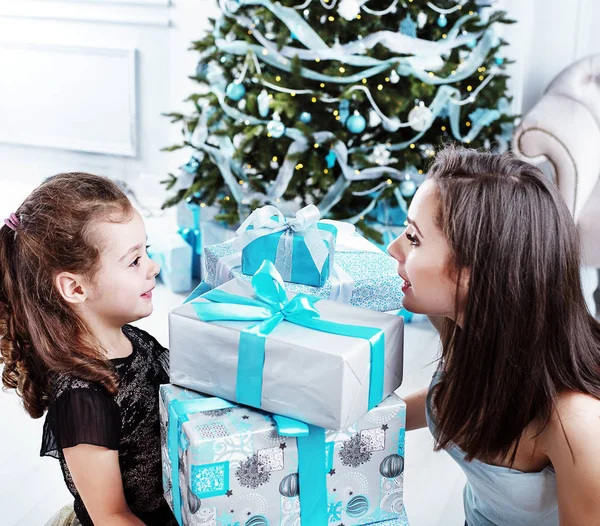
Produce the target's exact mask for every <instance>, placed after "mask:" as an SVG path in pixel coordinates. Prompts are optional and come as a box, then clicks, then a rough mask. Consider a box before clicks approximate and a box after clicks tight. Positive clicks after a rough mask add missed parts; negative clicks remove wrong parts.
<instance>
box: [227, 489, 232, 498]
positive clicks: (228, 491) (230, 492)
mask: <svg viewBox="0 0 600 526" xmlns="http://www.w3.org/2000/svg"><path fill="white" fill-rule="evenodd" d="M225 495H227V496H228V497H231V496H232V495H233V491H231V490H230V489H228V490H227V493H225Z"/></svg>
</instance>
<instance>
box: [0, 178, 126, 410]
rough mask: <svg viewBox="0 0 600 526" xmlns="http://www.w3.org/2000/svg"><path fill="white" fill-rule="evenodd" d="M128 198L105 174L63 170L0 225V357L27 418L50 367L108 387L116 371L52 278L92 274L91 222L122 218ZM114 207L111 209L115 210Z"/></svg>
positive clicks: (42, 406)
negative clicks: (14, 222) (9, 222)
mask: <svg viewBox="0 0 600 526" xmlns="http://www.w3.org/2000/svg"><path fill="white" fill-rule="evenodd" d="M132 211H133V208H132V206H131V203H130V202H129V200H128V199H127V197H126V196H125V194H123V192H121V190H119V188H118V187H117V185H116V184H115V183H113V182H112V181H110V180H109V179H106V178H104V177H100V176H96V175H91V174H86V173H65V174H59V175H56V176H54V177H51V178H49V179H48V180H46V181H45V182H44V183H42V184H41V185H40V186H39V187H38V188H37V189H36V190H34V191H33V192H32V193H31V195H29V197H28V198H27V199H26V200H25V201H24V202H23V204H22V205H21V206H20V207H19V208H18V209H17V210H16V215H17V217H19V218H20V223H21V224H20V226H19V227H18V228H17V230H16V231H13V230H12V229H10V228H9V227H8V226H6V225H4V226H2V228H0V352H1V359H0V363H2V362H3V363H4V369H3V371H2V382H3V384H4V388H5V389H15V390H16V391H17V393H18V394H19V395H20V396H21V397H22V399H23V404H24V406H25V409H26V410H27V412H28V413H29V414H30V415H31V416H32V417H33V418H39V417H40V416H42V415H43V414H44V411H45V410H46V408H47V406H48V395H49V389H50V382H51V379H52V377H53V375H54V374H58V373H68V374H71V375H73V376H76V377H78V378H81V379H83V380H88V381H92V382H97V383H98V384H100V385H102V386H103V387H104V388H106V389H107V390H108V391H109V392H110V393H114V392H115V391H116V389H117V378H116V376H115V374H114V372H113V370H112V369H111V366H110V363H109V362H108V360H106V358H105V357H104V355H103V353H102V350H101V349H100V348H99V347H98V345H97V344H95V343H94V341H93V339H92V338H91V336H90V334H89V332H88V331H87V329H86V327H85V326H84V325H83V323H82V322H81V321H80V319H79V318H78V317H77V316H76V315H75V313H74V311H73V310H72V309H71V308H70V307H69V305H68V304H67V303H66V302H65V301H64V300H63V298H62V296H61V295H60V293H59V292H58V290H57V289H56V287H55V285H54V278H55V277H56V275H57V274H58V273H60V272H63V271H66V272H73V273H77V274H80V275H83V276H85V277H87V278H88V279H90V280H93V277H94V275H95V273H96V272H97V270H98V268H99V263H100V250H101V247H100V246H99V244H98V242H97V240H96V239H95V238H94V236H93V235H92V234H93V233H92V227H93V226H94V225H95V224H96V223H97V222H98V221H109V220H115V218H116V220H126V218H127V217H129V216H130V214H131V213H132ZM115 214H117V215H116V216H115Z"/></svg>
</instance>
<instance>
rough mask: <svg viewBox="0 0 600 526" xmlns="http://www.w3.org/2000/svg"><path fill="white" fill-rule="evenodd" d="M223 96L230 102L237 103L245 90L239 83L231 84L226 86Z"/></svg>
mask: <svg viewBox="0 0 600 526" xmlns="http://www.w3.org/2000/svg"><path fill="white" fill-rule="evenodd" d="M225 94H226V95H227V97H229V98H230V99H231V100H234V101H238V100H240V99H241V98H242V97H243V96H244V95H245V94H246V88H245V87H244V85H243V84H242V83H240V82H231V83H230V84H228V85H227V89H226V90H225Z"/></svg>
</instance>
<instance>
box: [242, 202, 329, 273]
mask: <svg viewBox="0 0 600 526" xmlns="http://www.w3.org/2000/svg"><path fill="white" fill-rule="evenodd" d="M320 217H321V212H320V211H319V209H318V208H317V207H316V206H315V205H308V206H305V207H304V208H302V209H300V210H298V212H296V217H294V218H286V217H285V216H284V215H283V214H282V213H281V212H280V211H279V210H278V209H277V208H276V207H274V206H271V205H267V206H263V207H261V208H257V209H256V210H254V212H252V213H251V214H250V215H249V216H248V218H247V219H246V220H245V221H244V222H243V223H242V224H241V225H240V227H239V228H238V229H237V230H236V235H237V236H238V237H237V238H235V239H234V240H233V248H234V249H235V250H243V249H244V248H245V247H246V246H248V245H249V244H250V243H252V242H253V241H255V240H256V239H258V238H261V237H263V236H268V235H271V234H274V233H276V232H283V234H282V235H281V236H280V238H279V241H278V244H277V251H276V256H275V266H276V267H277V268H278V269H279V272H280V273H281V276H282V277H283V279H284V281H291V278H292V261H293V253H294V235H301V236H303V237H304V242H305V244H306V248H307V249H308V252H309V254H310V257H311V259H312V261H313V263H314V265H315V267H316V269H317V271H318V272H319V274H321V273H322V272H323V266H324V265H325V262H326V261H327V257H329V265H330V271H331V267H332V266H333V254H334V251H335V238H334V236H333V234H332V233H331V232H329V231H327V230H321V229H319V228H318V223H319V218H320Z"/></svg>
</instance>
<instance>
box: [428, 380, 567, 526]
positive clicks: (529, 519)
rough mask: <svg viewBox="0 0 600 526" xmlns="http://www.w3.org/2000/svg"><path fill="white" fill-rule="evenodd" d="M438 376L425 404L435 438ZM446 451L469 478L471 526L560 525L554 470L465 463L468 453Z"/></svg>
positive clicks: (467, 506) (453, 449)
mask: <svg viewBox="0 0 600 526" xmlns="http://www.w3.org/2000/svg"><path fill="white" fill-rule="evenodd" d="M439 377H440V373H439V372H438V373H436V374H435V375H434V377H433V381H432V382H431V386H430V387H429V393H428V395H427V404H426V416H427V424H428V426H429V429H430V430H431V433H432V434H433V436H435V435H436V426H435V422H434V419H433V416H432V415H433V411H432V402H431V398H432V397H431V393H432V388H433V387H434V386H435V384H436V383H437V382H438V380H439ZM446 451H447V452H448V454H449V455H450V456H451V457H452V458H453V459H454V460H455V461H456V462H457V463H458V465H459V466H460V467H461V468H462V470H463V471H464V472H465V475H466V476H467V483H466V485H465V489H464V492H463V495H464V506H465V517H466V520H467V524H468V525H469V526H533V525H536V526H537V525H540V526H541V525H543V526H558V503H557V497H556V474H555V473H554V469H552V467H550V466H548V467H546V468H544V469H543V470H542V471H539V472H535V473H524V472H523V471H519V470H516V469H510V468H507V467H502V466H493V465H491V464H486V463H484V462H481V461H479V460H477V459H474V460H472V461H470V462H469V461H466V460H465V453H464V452H463V451H462V449H460V448H459V447H458V446H455V445H454V446H451V447H449V448H448V449H447V450H446Z"/></svg>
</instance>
